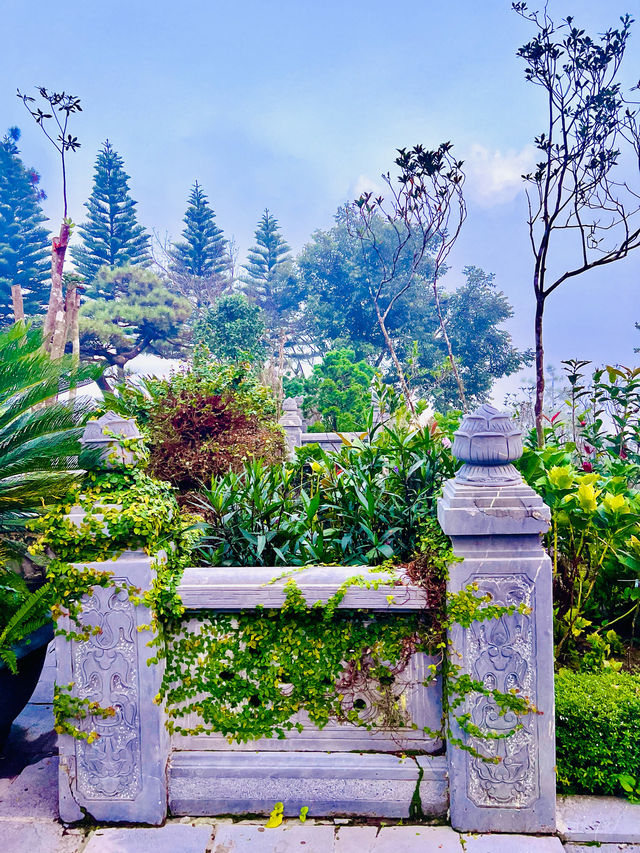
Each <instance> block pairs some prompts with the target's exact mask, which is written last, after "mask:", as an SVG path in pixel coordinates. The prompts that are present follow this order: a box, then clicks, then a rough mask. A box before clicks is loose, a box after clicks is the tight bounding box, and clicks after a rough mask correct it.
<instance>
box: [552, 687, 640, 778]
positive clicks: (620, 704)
mask: <svg viewBox="0 0 640 853" xmlns="http://www.w3.org/2000/svg"><path fill="white" fill-rule="evenodd" d="M556 736H557V759H556V760H557V774H558V790H559V791H560V792H561V793H565V794H577V793H582V794H618V795H620V794H621V793H622V790H621V788H620V782H619V781H618V778H617V774H618V773H628V774H630V775H631V776H634V777H635V778H636V779H640V675H631V674H629V673H625V672H607V671H605V672H601V673H598V674H593V673H578V672H570V671H569V670H561V671H560V672H559V673H558V675H557V676H556Z"/></svg>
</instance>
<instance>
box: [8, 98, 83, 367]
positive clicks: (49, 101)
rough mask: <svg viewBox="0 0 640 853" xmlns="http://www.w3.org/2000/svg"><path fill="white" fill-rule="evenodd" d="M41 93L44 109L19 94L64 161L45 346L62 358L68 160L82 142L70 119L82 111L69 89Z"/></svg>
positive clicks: (68, 229) (66, 329)
mask: <svg viewBox="0 0 640 853" xmlns="http://www.w3.org/2000/svg"><path fill="white" fill-rule="evenodd" d="M38 95H39V96H40V99H41V103H43V104H44V105H45V106H44V109H42V107H40V106H36V104H37V101H36V99H35V98H33V97H31V96H30V95H24V94H22V93H21V92H20V91H19V90H18V97H19V98H20V100H21V101H22V103H23V104H24V105H25V107H26V108H27V110H28V111H29V113H30V114H31V115H32V116H33V118H34V119H35V121H36V124H38V125H39V127H40V128H41V129H42V132H43V133H44V135H45V136H46V137H47V139H48V140H49V142H50V143H51V144H52V145H53V147H54V148H55V149H56V151H57V152H58V154H59V155H60V161H61V164H62V201H63V205H64V213H63V216H62V224H61V226H60V233H59V235H58V236H57V237H54V238H53V242H52V246H51V291H50V294H49V307H48V309H47V314H46V317H45V321H44V329H43V341H44V346H45V348H46V349H47V350H48V352H49V353H50V354H51V357H52V358H60V357H61V356H62V355H63V354H64V349H65V345H66V343H67V334H68V332H69V323H68V322H67V304H66V302H67V300H65V295H64V288H63V279H62V274H63V271H64V259H65V255H66V252H67V247H68V245H69V238H70V237H71V231H72V229H73V222H72V220H71V218H70V217H69V214H68V210H67V164H66V155H67V152H69V151H77V150H78V148H80V143H79V142H78V139H77V137H75V136H72V134H71V133H69V131H68V126H69V120H70V118H71V116H72V115H73V114H74V113H77V112H82V107H81V106H80V99H79V98H77V97H76V96H75V95H68V94H66V92H50V91H49V90H48V89H45V88H44V86H39V87H38ZM75 300H76V294H75V292H74V294H73V295H72V296H70V299H69V303H70V304H71V303H72V304H74V305H75Z"/></svg>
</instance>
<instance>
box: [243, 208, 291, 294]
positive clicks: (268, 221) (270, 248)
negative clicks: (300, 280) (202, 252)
mask: <svg viewBox="0 0 640 853" xmlns="http://www.w3.org/2000/svg"><path fill="white" fill-rule="evenodd" d="M255 238H256V245H255V246H253V247H252V248H251V249H249V252H248V254H247V260H248V263H246V264H244V269H245V270H246V271H247V275H246V276H245V277H244V279H243V281H244V283H245V285H247V293H248V295H249V296H250V297H251V298H252V299H253V300H254V301H255V302H257V303H258V304H259V305H261V306H262V307H263V308H265V309H267V311H269V310H270V309H271V308H272V303H273V301H274V297H275V294H274V280H275V279H276V276H277V272H278V270H279V269H280V267H281V266H282V264H284V263H285V262H286V261H287V260H288V258H289V246H288V245H287V243H286V242H285V240H284V239H283V237H282V235H281V233H280V226H279V225H278V220H277V219H276V218H275V216H272V215H271V214H270V213H269V210H268V209H265V212H264V213H263V214H262V219H261V220H260V222H259V223H258V227H257V228H256V231H255Z"/></svg>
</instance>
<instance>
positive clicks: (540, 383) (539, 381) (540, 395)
mask: <svg viewBox="0 0 640 853" xmlns="http://www.w3.org/2000/svg"><path fill="white" fill-rule="evenodd" d="M543 313H544V296H542V295H538V296H537V297H536V317H535V327H534V328H535V341H536V403H535V409H534V412H535V417H536V436H537V439H538V447H540V448H542V447H544V428H543V426H542V413H543V410H544V348H543V346H542V315H543Z"/></svg>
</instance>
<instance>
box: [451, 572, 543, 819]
mask: <svg viewBox="0 0 640 853" xmlns="http://www.w3.org/2000/svg"><path fill="white" fill-rule="evenodd" d="M472 581H473V582H475V583H476V584H477V585H478V595H486V594H489V595H490V596H491V603H492V604H495V605H499V606H502V607H509V606H515V607H516V608H518V607H520V606H521V605H524V607H526V608H527V609H533V608H534V607H535V601H534V597H535V588H534V584H533V582H532V581H531V580H530V578H528V577H527V576H526V575H524V574H512V575H502V576H496V575H476V576H474V577H472V578H469V579H468V581H467V583H471V582H472ZM463 656H464V660H465V661H469V662H471V664H470V669H471V673H470V674H471V675H472V677H473V678H474V679H475V680H477V681H480V682H482V683H483V684H484V686H485V687H486V688H487V689H488V690H498V691H500V692H501V693H509V692H510V691H513V690H515V691H517V693H518V694H519V695H521V696H527V697H529V698H530V699H531V700H532V701H533V702H534V703H535V697H536V693H537V690H536V665H535V659H536V638H535V634H534V631H533V620H532V617H531V615H529V614H525V613H519V612H517V611H516V612H515V613H513V614H511V615H505V616H502V617H501V618H500V619H491V620H488V621H485V622H474V623H473V625H472V626H471V628H468V629H466V630H465V631H464V639H463ZM466 710H467V712H468V713H469V714H470V715H471V721H472V722H473V723H474V724H475V725H476V726H478V728H480V729H482V730H483V731H486V732H488V733H491V734H495V735H507V734H508V733H509V732H511V731H513V730H514V729H516V728H517V727H518V725H520V726H521V728H520V729H519V730H517V731H515V732H514V733H513V734H511V735H509V736H508V737H503V738H498V739H495V740H492V739H489V740H488V739H484V738H470V745H471V746H472V747H473V748H474V749H475V750H476V751H477V752H479V753H480V754H481V755H484V756H486V757H487V758H490V759H497V762H496V763H493V762H491V761H487V760H483V759H482V758H478V757H473V756H470V758H469V765H468V776H467V793H468V797H469V799H470V800H471V802H472V803H474V804H475V805H476V806H501V807H503V808H512V809H518V808H523V807H525V806H530V805H531V804H532V803H534V802H535V801H536V800H537V799H538V798H539V796H540V784H539V778H538V773H539V762H538V738H537V737H536V731H535V727H536V725H537V717H536V715H535V714H527V715H526V716H523V717H520V718H519V717H517V716H516V715H515V713H513V712H510V711H507V712H506V713H505V714H503V715H502V716H501V715H500V714H499V708H498V706H497V704H496V702H495V701H494V700H493V699H492V698H491V697H488V696H482V695H477V694H476V695H474V696H472V697H471V698H469V699H468V700H467V708H466Z"/></svg>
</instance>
